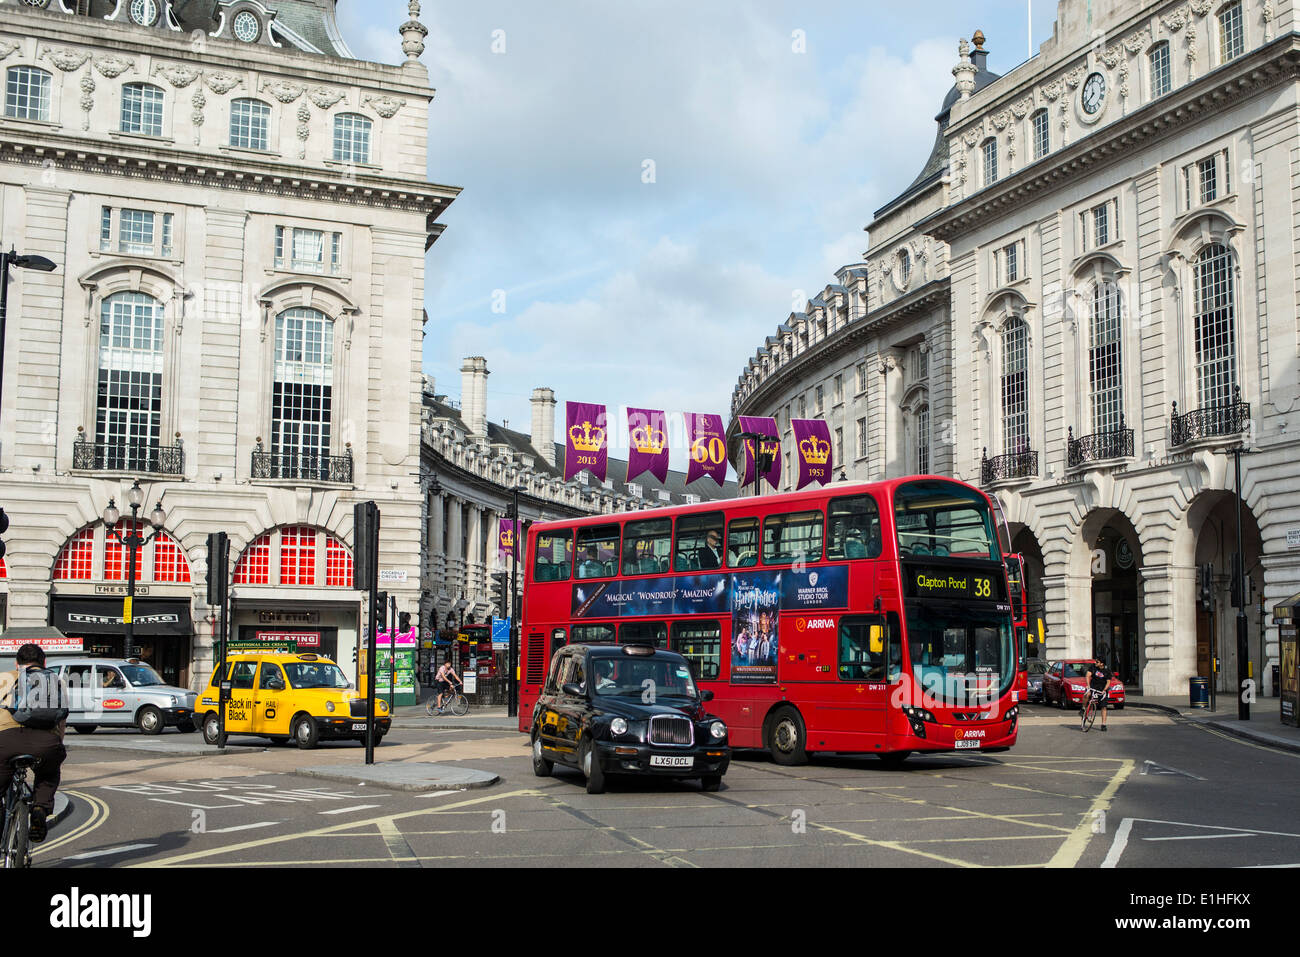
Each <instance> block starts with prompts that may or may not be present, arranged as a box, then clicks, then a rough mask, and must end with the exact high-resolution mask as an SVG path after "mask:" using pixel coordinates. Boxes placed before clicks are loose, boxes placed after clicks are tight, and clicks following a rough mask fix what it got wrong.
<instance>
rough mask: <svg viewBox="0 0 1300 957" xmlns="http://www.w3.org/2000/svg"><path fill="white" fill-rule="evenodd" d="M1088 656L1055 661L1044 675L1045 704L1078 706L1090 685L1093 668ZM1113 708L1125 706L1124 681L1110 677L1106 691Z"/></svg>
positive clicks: (1068, 706) (1067, 706)
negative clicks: (1090, 674)
mask: <svg viewBox="0 0 1300 957" xmlns="http://www.w3.org/2000/svg"><path fill="white" fill-rule="evenodd" d="M1092 664H1093V663H1092V661H1091V660H1090V659H1088V658H1071V659H1068V660H1066V661H1056V662H1053V663H1052V665H1051V667H1049V668H1048V669H1047V673H1046V674H1045V675H1043V704H1057V705H1060V706H1061V707H1062V708H1071V707H1073V708H1078V707H1080V704H1081V702H1082V701H1083V695H1084V692H1085V691H1086V690H1087V687H1088V678H1087V675H1088V672H1089V671H1091V670H1092ZM1106 694H1107V697H1108V698H1109V699H1110V706H1111V707H1112V708H1122V707H1124V682H1122V681H1120V680H1119V679H1118V678H1111V679H1110V687H1109V688H1108V689H1107V691H1106Z"/></svg>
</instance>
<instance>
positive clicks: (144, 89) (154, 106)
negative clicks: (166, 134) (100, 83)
mask: <svg viewBox="0 0 1300 957" xmlns="http://www.w3.org/2000/svg"><path fill="white" fill-rule="evenodd" d="M122 132H123V133H140V134H142V135H144V136H162V135H163V91H162V88H161V87H157V86H154V85H153V84H151V83H128V84H127V85H126V86H124V87H122Z"/></svg>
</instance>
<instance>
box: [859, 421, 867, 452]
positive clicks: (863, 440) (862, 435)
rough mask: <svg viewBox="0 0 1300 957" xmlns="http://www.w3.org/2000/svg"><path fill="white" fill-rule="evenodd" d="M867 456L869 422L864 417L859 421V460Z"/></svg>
mask: <svg viewBox="0 0 1300 957" xmlns="http://www.w3.org/2000/svg"><path fill="white" fill-rule="evenodd" d="M866 454H867V420H866V417H865V416H864V417H863V418H861V419H858V458H864V457H865V456H866Z"/></svg>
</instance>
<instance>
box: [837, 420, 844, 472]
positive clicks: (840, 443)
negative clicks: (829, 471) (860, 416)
mask: <svg viewBox="0 0 1300 957" xmlns="http://www.w3.org/2000/svg"><path fill="white" fill-rule="evenodd" d="M835 461H836V462H839V463H841V464H842V463H843V462H844V430H843V429H841V428H836V429H835Z"/></svg>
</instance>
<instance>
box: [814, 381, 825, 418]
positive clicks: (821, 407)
mask: <svg viewBox="0 0 1300 957" xmlns="http://www.w3.org/2000/svg"><path fill="white" fill-rule="evenodd" d="M816 408H817V411H818V412H819V413H820V412H824V411H825V410H826V389H825V387H823V386H820V385H819V386H818V387H817V392H816Z"/></svg>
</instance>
